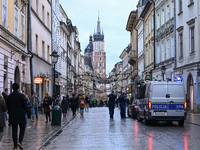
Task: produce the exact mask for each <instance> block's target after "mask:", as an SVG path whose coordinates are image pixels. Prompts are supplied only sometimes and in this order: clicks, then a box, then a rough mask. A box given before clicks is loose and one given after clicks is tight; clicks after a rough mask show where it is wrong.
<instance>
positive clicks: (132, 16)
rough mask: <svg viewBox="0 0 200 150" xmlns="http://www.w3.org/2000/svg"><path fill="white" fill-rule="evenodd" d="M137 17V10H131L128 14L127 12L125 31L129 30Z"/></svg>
mask: <svg viewBox="0 0 200 150" xmlns="http://www.w3.org/2000/svg"><path fill="white" fill-rule="evenodd" d="M136 19H137V11H135V10H134V11H131V12H130V14H129V17H128V21H127V24H126V30H127V31H131V30H132V28H133V26H134V22H135V21H136Z"/></svg>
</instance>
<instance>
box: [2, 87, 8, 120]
mask: <svg viewBox="0 0 200 150" xmlns="http://www.w3.org/2000/svg"><path fill="white" fill-rule="evenodd" d="M2 95H3V98H4V100H5V102H6V101H7V98H8V88H5V89H4V91H3V92H2ZM3 113H4V118H5V120H7V119H8V118H7V111H4V112H3Z"/></svg>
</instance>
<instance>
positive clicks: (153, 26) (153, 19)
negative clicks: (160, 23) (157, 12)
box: [151, 14, 154, 30]
mask: <svg viewBox="0 0 200 150" xmlns="http://www.w3.org/2000/svg"><path fill="white" fill-rule="evenodd" d="M153 16H154V14H153V15H152V17H151V18H152V19H151V20H152V27H151V29H152V30H153V29H154V17H153Z"/></svg>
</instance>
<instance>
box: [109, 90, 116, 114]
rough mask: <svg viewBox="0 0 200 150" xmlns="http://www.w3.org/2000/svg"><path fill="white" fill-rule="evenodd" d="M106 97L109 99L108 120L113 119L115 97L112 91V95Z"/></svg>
mask: <svg viewBox="0 0 200 150" xmlns="http://www.w3.org/2000/svg"><path fill="white" fill-rule="evenodd" d="M108 97H109V101H108V106H109V107H108V108H109V114H110V118H113V115H114V109H115V99H116V98H117V97H116V95H115V94H114V91H112V93H111V94H109V95H108Z"/></svg>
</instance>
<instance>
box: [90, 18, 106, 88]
mask: <svg viewBox="0 0 200 150" xmlns="http://www.w3.org/2000/svg"><path fill="white" fill-rule="evenodd" d="M100 23H101V22H100V16H99V14H98V21H97V31H96V32H95V31H94V34H93V40H94V41H93V54H92V64H93V68H94V72H95V73H96V74H99V75H100V76H101V77H106V52H105V49H104V33H103V29H102V31H101V26H100ZM96 86H97V88H98V89H102V90H103V89H106V85H104V84H97V83H96Z"/></svg>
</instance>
